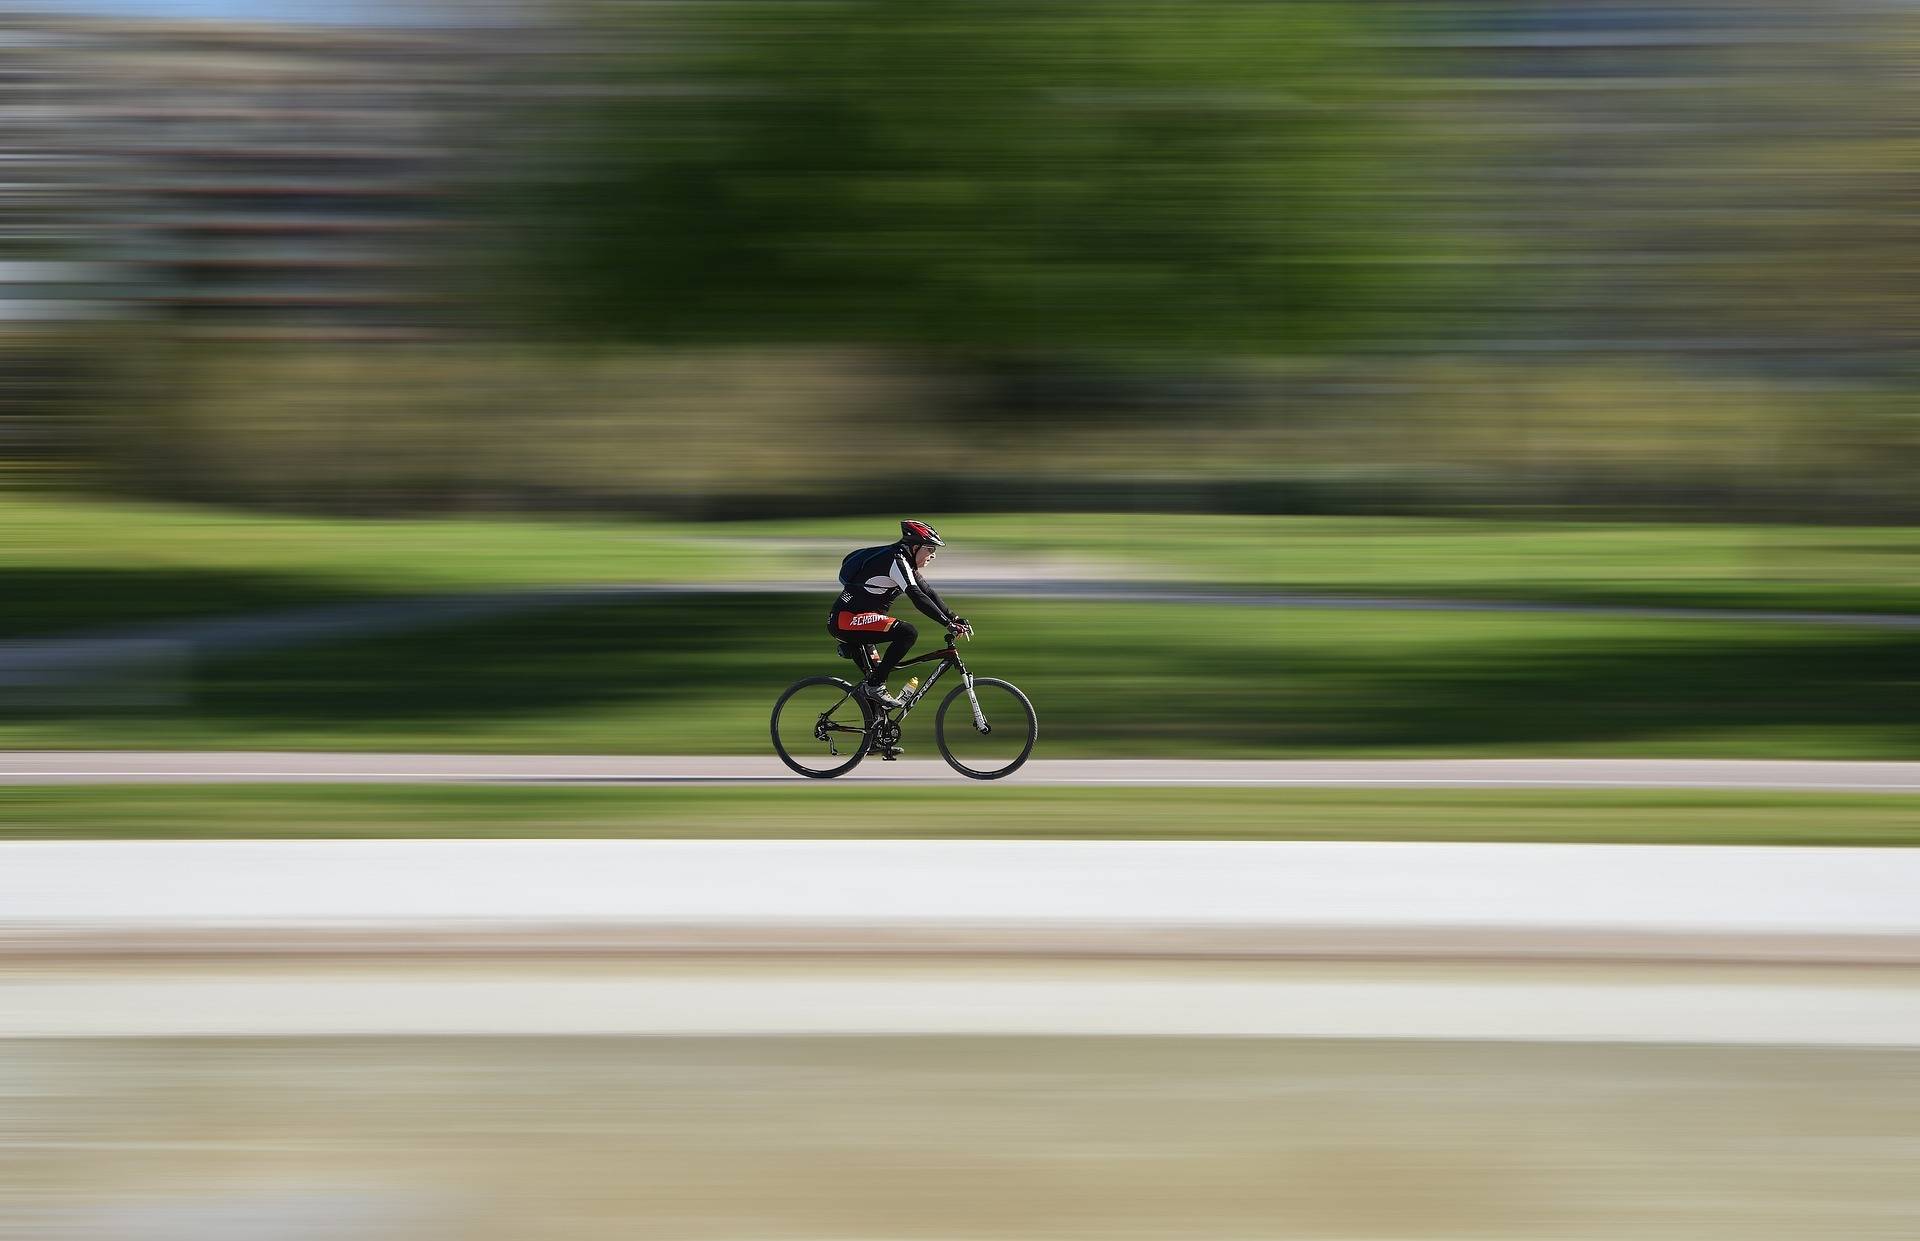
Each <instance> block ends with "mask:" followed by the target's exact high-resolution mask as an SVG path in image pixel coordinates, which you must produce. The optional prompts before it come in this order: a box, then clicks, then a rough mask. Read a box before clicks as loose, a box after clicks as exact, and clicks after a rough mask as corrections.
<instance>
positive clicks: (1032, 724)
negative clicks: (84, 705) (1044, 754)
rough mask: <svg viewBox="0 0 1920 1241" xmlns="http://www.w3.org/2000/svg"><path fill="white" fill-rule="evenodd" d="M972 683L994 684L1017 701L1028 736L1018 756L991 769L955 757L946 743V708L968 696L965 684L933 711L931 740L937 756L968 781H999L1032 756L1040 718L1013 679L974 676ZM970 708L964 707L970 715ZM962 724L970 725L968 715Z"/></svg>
mask: <svg viewBox="0 0 1920 1241" xmlns="http://www.w3.org/2000/svg"><path fill="white" fill-rule="evenodd" d="M973 683H974V685H975V686H976V687H978V686H981V685H993V686H997V687H999V688H1000V689H1003V690H1006V691H1007V692H1008V693H1009V694H1012V695H1013V697H1014V701H1016V702H1018V703H1019V704H1020V707H1021V710H1022V711H1024V712H1025V713H1026V721H1027V739H1026V744H1025V746H1023V747H1022V748H1021V750H1020V753H1019V756H1018V757H1016V758H1015V759H1014V760H1013V761H1012V762H1010V763H1008V764H1007V765H1006V766H1004V767H999V768H996V769H994V770H991V771H986V770H978V769H975V768H972V767H968V766H967V765H966V764H965V763H963V762H961V761H960V759H958V758H956V757H955V756H954V753H953V750H952V749H951V748H950V747H949V746H948V745H947V711H948V709H949V708H950V707H952V706H953V704H954V703H955V701H957V700H961V699H964V698H965V697H966V696H967V687H966V685H964V684H961V685H956V686H954V687H953V690H952V692H950V693H949V694H948V695H947V696H946V697H945V698H944V699H942V700H941V702H940V710H938V711H937V712H935V713H934V716H933V739H934V742H935V743H936V744H937V745H938V746H939V747H940V757H941V758H944V759H946V760H947V766H949V767H951V768H953V769H954V770H955V771H957V772H959V773H960V774H961V775H963V776H965V777H967V778H968V779H969V780H1002V779H1005V778H1006V777H1007V776H1010V775H1012V774H1013V773H1014V772H1016V771H1018V770H1020V768H1021V767H1023V766H1025V765H1026V761H1027V759H1028V758H1030V757H1032V755H1033V746H1034V743H1035V742H1036V741H1038V740H1040V717H1039V716H1038V715H1036V714H1035V713H1034V710H1033V700H1032V699H1031V698H1028V697H1027V696H1026V695H1025V694H1024V693H1022V692H1021V691H1020V687H1019V686H1017V685H1015V684H1014V683H1013V682H1011V681H1003V680H1001V679H1000V678H999V677H975V678H973ZM972 710H973V709H972V707H971V706H969V707H968V709H967V711H968V715H969V716H971V715H972ZM965 727H968V728H971V727H973V721H972V720H971V719H970V718H969V719H968V720H967V722H966V724H965Z"/></svg>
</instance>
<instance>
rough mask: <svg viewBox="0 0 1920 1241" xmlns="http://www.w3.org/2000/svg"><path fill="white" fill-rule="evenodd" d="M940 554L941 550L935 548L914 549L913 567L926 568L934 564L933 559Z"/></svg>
mask: <svg viewBox="0 0 1920 1241" xmlns="http://www.w3.org/2000/svg"><path fill="white" fill-rule="evenodd" d="M938 552H939V549H938V548H934V547H916V548H914V549H913V567H914V568H916V569H924V568H926V567H927V566H928V565H930V564H932V563H933V558H934V556H935V555H937V554H938Z"/></svg>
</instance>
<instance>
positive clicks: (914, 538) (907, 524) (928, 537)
mask: <svg viewBox="0 0 1920 1241" xmlns="http://www.w3.org/2000/svg"><path fill="white" fill-rule="evenodd" d="M900 541H901V542H902V543H904V544H906V545H907V546H908V547H945V546H946V543H945V542H943V541H942V540H941V538H940V535H939V533H938V532H937V531H936V530H934V528H933V527H932V526H929V525H928V524H927V523H926V522H924V521H903V522H901V523H900Z"/></svg>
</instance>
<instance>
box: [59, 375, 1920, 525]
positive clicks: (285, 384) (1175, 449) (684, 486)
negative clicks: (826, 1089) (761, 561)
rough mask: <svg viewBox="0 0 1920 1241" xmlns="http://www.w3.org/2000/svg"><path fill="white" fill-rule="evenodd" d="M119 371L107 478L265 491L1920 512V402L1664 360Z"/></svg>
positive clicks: (1716, 513) (397, 506)
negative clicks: (1051, 410) (1018, 386)
mask: <svg viewBox="0 0 1920 1241" xmlns="http://www.w3.org/2000/svg"><path fill="white" fill-rule="evenodd" d="M161 359H164V361H162V360H161ZM122 364H123V366H125V367H127V368H129V372H130V373H131V372H137V373H138V374H139V375H140V376H141V378H140V379H139V380H138V381H137V382H136V380H134V379H133V378H128V379H126V380H125V381H124V382H123V384H122V386H121V387H122V391H123V392H125V391H131V390H133V389H135V388H136V387H138V386H140V385H142V384H144V385H145V386H148V387H150V388H153V389H156V390H158V391H159V392H161V393H163V395H159V396H149V397H148V398H147V399H144V400H142V401H141V402H139V403H138V408H137V412H136V413H134V414H131V415H129V416H126V417H125V418H123V419H119V420H113V421H114V422H115V426H114V427H113V429H112V430H111V431H107V432H101V431H100V430H98V429H97V428H96V430H94V431H93V432H91V433H90V434H91V436H92V439H93V440H94V441H95V442H96V443H97V445H98V446H99V447H98V453H97V455H96V461H97V462H98V463H100V464H97V465H96V466H95V467H94V468H95V469H96V470H100V469H104V473H105V477H107V478H110V479H111V480H113V481H114V483H115V484H116V485H117V486H120V487H122V488H124V489H127V490H131V491H134V492H138V493H142V494H147V495H154V496H163V497H169V498H177V499H190V500H202V501H221V502H231V503H242V504H250V505H257V506H262V507H280V508H289V509H304V510H310V511H336V512H366V513H395V512H420V511H452V510H467V511H483V510H541V509H554V510H602V511H628V512H636V513H651V514H663V515H673V516H682V517H702V518H734V517H762V516H786V515H828V514H838V513H852V512H870V511H875V510H878V509H889V508H895V507H900V506H903V505H904V506H907V507H915V508H939V509H943V510H947V511H965V510H1011V509H1113V510H1154V509H1158V510H1169V511H1182V510H1184V511H1216V512H1240V513H1341V512H1350V513H1476V514H1499V513H1511V514H1514V515H1539V516H1552V515H1560V516H1591V517H1599V518H1616V517H1627V516H1632V517H1664V518H1682V519H1685V518H1696V517H1697V518H1710V517H1711V518H1722V517H1735V518H1745V519H1753V520H1783V519H1784V520H1804V521H1829V522H1893V521H1920V492H1916V490H1915V489H1914V487H1913V486H1912V480H1913V479H1914V478H1915V477H1916V475H1917V474H1920V415H1917V414H1916V413H1914V412H1913V410H1912V409H1911V407H1910V405H1909V403H1908V402H1907V401H1906V400H1905V399H1904V398H1902V397H1901V396H1899V395H1898V394H1897V393H1893V392H1890V391H1888V390H1886V389H1882V388H1874V387H1861V386H1857V385H1839V384H1820V385H1807V384H1801V385H1793V384H1786V383H1781V382H1776V381H1768V380H1764V379H1760V378H1754V377H1738V376H1732V377H1729V376H1718V377H1709V376H1702V375H1700V374H1697V373H1694V372H1690V371H1688V370H1685V369H1681V368H1676V367H1674V366H1672V365H1670V364H1660V363H1655V362H1650V361H1635V360H1615V361H1610V362H1602V363H1596V362H1594V361H1592V360H1585V359H1571V360H1540V359H1535V360H1529V361H1527V362H1524V363H1521V362H1510V363H1505V364H1495V363H1492V362H1489V361H1487V360H1484V359H1480V360H1474V359H1462V358H1442V359H1437V360H1435V359H1407V358H1401V359H1373V360H1369V361H1365V362H1358V363H1355V362H1349V363H1345V364H1340V363H1319V364H1313V365H1307V364H1295V365H1292V366H1288V365H1285V364H1280V363H1273V364H1267V365H1263V366H1256V365H1253V364H1248V365H1247V366H1244V367H1242V368H1241V369H1240V370H1238V371H1237V372H1235V373H1233V375H1232V377H1231V382H1228V381H1226V380H1223V379H1222V378H1221V376H1220V375H1219V373H1218V372H1214V373H1212V374H1211V375H1210V376H1209V377H1208V378H1209V380H1210V382H1206V383H1202V382H1197V381H1196V383H1194V384H1190V385H1182V384H1178V383H1173V382H1170V381H1168V382H1162V383H1160V384H1158V385H1147V384H1140V383H1135V384H1129V385H1124V386H1123V388H1122V391H1124V393H1125V399H1124V400H1122V399H1121V397H1120V396H1118V395H1116V394H1115V393H1114V392H1113V391H1112V390H1111V389H1109V388H1106V387H1102V386H1101V385H1099V384H1089V385H1087V386H1086V387H1085V388H1084V389H1083V390H1081V391H1079V392H1078V394H1077V395H1074V396H1072V397H1070V398H1069V397H1068V396H1064V395H1060V394H1057V393H1056V394H1053V395H1049V396H1048V397H1047V398H1046V399H1048V400H1060V401H1062V402H1064V404H1065V411H1064V412H1062V413H1060V414H1058V415H1057V416H1038V415H1035V416H1029V417H1024V418H1011V419H1009V418H1004V417H1002V418H987V417H979V418H975V417H971V416H969V413H968V410H969V409H970V408H972V407H974V406H975V405H976V404H977V402H979V401H981V400H990V401H995V402H997V401H1001V400H1004V391H1002V390H1000V389H999V388H998V387H997V386H996V385H997V381H996V380H995V379H993V378H984V379H983V378H982V377H980V376H977V375H966V374H941V373H936V372H930V371H928V370H925V369H922V368H918V367H915V366H913V365H910V364H908V363H907V362H905V361H903V360H902V359H901V358H899V357H898V356H897V355H895V354H892V353H889V352H886V351H880V350H871V349H869V350H859V349H853V348H850V347H849V348H841V349H825V348H818V347H813V348H801V347H787V348H784V349H774V348H768V347H764V346H763V347H759V348H748V347H745V346H736V347H731V348H721V347H718V346H708V347H702V348H684V347H683V348H671V349H641V348H637V347H628V348H623V349H612V348H602V349H583V348H575V349H555V348H545V347H543V348H535V347H528V346H520V347H513V348H481V347H478V346H472V345H456V344H443V345H428V346H405V347H402V346H385V347H382V348H379V349H373V350H360V351H351V352H349V351H343V350H339V349H336V348H331V347H324V346H321V347H292V346H284V347H274V348H267V347H255V348H251V349H247V350H244V351H240V352H234V351H231V350H228V349H217V348H211V347H208V346H194V347H186V348H183V349H181V350H178V351H149V352H148V354H147V355H146V360H145V361H144V362H142V363H139V364H135V363H132V362H129V361H127V359H126V358H124V357H123V359H122ZM1062 382H1063V383H1065V382H1066V381H1065V380H1063V381H1062ZM989 388H991V389H993V392H992V393H991V394H990V395H986V396H983V395H982V394H983V391H984V390H986V389H989ZM149 401H151V402H153V404H149ZM155 406H157V408H156V407H155ZM930 411H931V412H930Z"/></svg>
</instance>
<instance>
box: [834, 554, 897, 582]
mask: <svg viewBox="0 0 1920 1241" xmlns="http://www.w3.org/2000/svg"><path fill="white" fill-rule="evenodd" d="M892 550H893V545H892V544H890V543H882V544H881V545H880V546H878V547H862V548H858V549H856V550H854V551H850V552H848V553H847V557H846V559H845V560H842V561H841V562H840V585H841V587H842V588H844V589H846V590H852V589H853V585H854V583H853V575H854V574H855V573H858V572H859V571H860V566H861V564H863V563H864V562H865V561H866V560H867V559H868V558H869V557H871V556H873V555H874V554H875V553H877V552H885V551H892Z"/></svg>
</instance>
